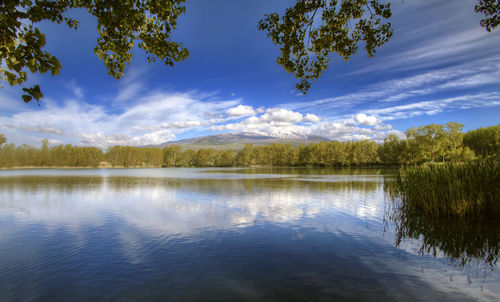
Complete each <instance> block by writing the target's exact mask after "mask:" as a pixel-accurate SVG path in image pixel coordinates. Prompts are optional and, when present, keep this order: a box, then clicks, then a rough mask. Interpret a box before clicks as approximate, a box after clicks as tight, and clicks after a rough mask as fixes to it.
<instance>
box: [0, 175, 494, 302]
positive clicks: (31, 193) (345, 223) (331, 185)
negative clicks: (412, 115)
mask: <svg viewBox="0 0 500 302" xmlns="http://www.w3.org/2000/svg"><path fill="white" fill-rule="evenodd" d="M390 178H391V174H390V171H383V170H368V169H366V170H326V169H322V170H319V169H113V170H106V169H103V170H16V171H8V170H4V171H0V301H63V300H64V301H335V300H349V301H351V300H354V301H357V300H360V301H436V300H439V301H476V300H484V301H498V300H500V285H499V284H500V273H499V271H498V269H497V267H496V260H497V258H498V252H499V248H500V246H499V236H500V222H499V221H497V220H492V221H476V222H473V223H471V224H467V223H459V222H457V221H433V222H429V221H426V220H423V219H422V218H421V217H419V216H418V215H413V216H412V215H410V216H411V217H410V216H408V215H407V214H406V215H402V214H401V213H399V212H398V211H397V206H396V205H395V204H394V203H392V202H390V201H388V200H386V198H385V194H384V183H387V182H388V181H389V180H390Z"/></svg>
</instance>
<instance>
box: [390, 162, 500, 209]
mask: <svg viewBox="0 0 500 302" xmlns="http://www.w3.org/2000/svg"><path fill="white" fill-rule="evenodd" d="M389 194H390V195H391V196H392V197H393V198H394V197H397V198H400V199H401V201H402V203H403V204H404V206H405V207H410V208H414V209H418V210H420V211H422V212H423V214H425V215H430V216H433V217H443V216H469V217H482V216H496V217H500V169H499V161H493V160H484V161H477V162H470V163H463V164H452V163H445V164H429V165H424V166H418V167H411V168H405V169H401V170H399V171H398V172H397V173H396V181H395V182H394V183H393V184H392V185H391V186H390V188H389Z"/></svg>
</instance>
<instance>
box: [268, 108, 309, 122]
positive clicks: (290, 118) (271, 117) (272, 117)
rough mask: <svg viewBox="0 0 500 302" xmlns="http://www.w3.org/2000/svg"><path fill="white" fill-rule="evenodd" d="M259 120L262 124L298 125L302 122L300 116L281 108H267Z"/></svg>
mask: <svg viewBox="0 0 500 302" xmlns="http://www.w3.org/2000/svg"><path fill="white" fill-rule="evenodd" d="M260 120H261V121H263V122H287V123H298V122H301V121H302V114H300V113H298V112H294V111H290V110H286V109H283V108H269V109H267V110H266V113H264V114H263V115H262V116H261V117H260Z"/></svg>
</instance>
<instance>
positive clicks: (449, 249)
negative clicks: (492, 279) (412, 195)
mask: <svg viewBox="0 0 500 302" xmlns="http://www.w3.org/2000/svg"><path fill="white" fill-rule="evenodd" d="M391 202H392V205H391V207H390V210H389V211H388V212H387V213H386V215H387V217H388V218H389V219H390V220H391V221H392V222H394V224H395V229H396V240H395V242H396V245H397V246H400V245H401V244H402V243H403V242H405V241H409V240H412V239H418V242H419V243H420V248H419V252H420V253H421V254H430V255H433V256H437V255H438V254H441V253H443V254H444V255H445V256H446V257H447V258H448V259H449V260H450V261H452V262H453V263H458V264H459V265H461V266H464V265H466V264H468V263H471V262H477V261H480V262H484V263H486V264H487V265H489V266H490V267H491V268H494V267H495V265H496V263H497V260H498V255H499V252H500V224H499V222H498V220H496V219H491V218H483V219H472V218H467V217H462V218H458V217H444V218H435V217H429V216H427V215H425V214H423V213H421V212H420V211H418V210H415V209H412V208H410V207H407V206H405V205H404V204H403V203H402V202H401V201H400V200H392V201H391Z"/></svg>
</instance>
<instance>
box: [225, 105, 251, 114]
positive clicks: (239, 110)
mask: <svg viewBox="0 0 500 302" xmlns="http://www.w3.org/2000/svg"><path fill="white" fill-rule="evenodd" d="M226 113H227V114H228V115H229V116H231V117H241V116H249V115H254V114H255V110H253V108H252V106H244V105H238V106H236V107H234V108H229V109H228V110H227V111H226Z"/></svg>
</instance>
